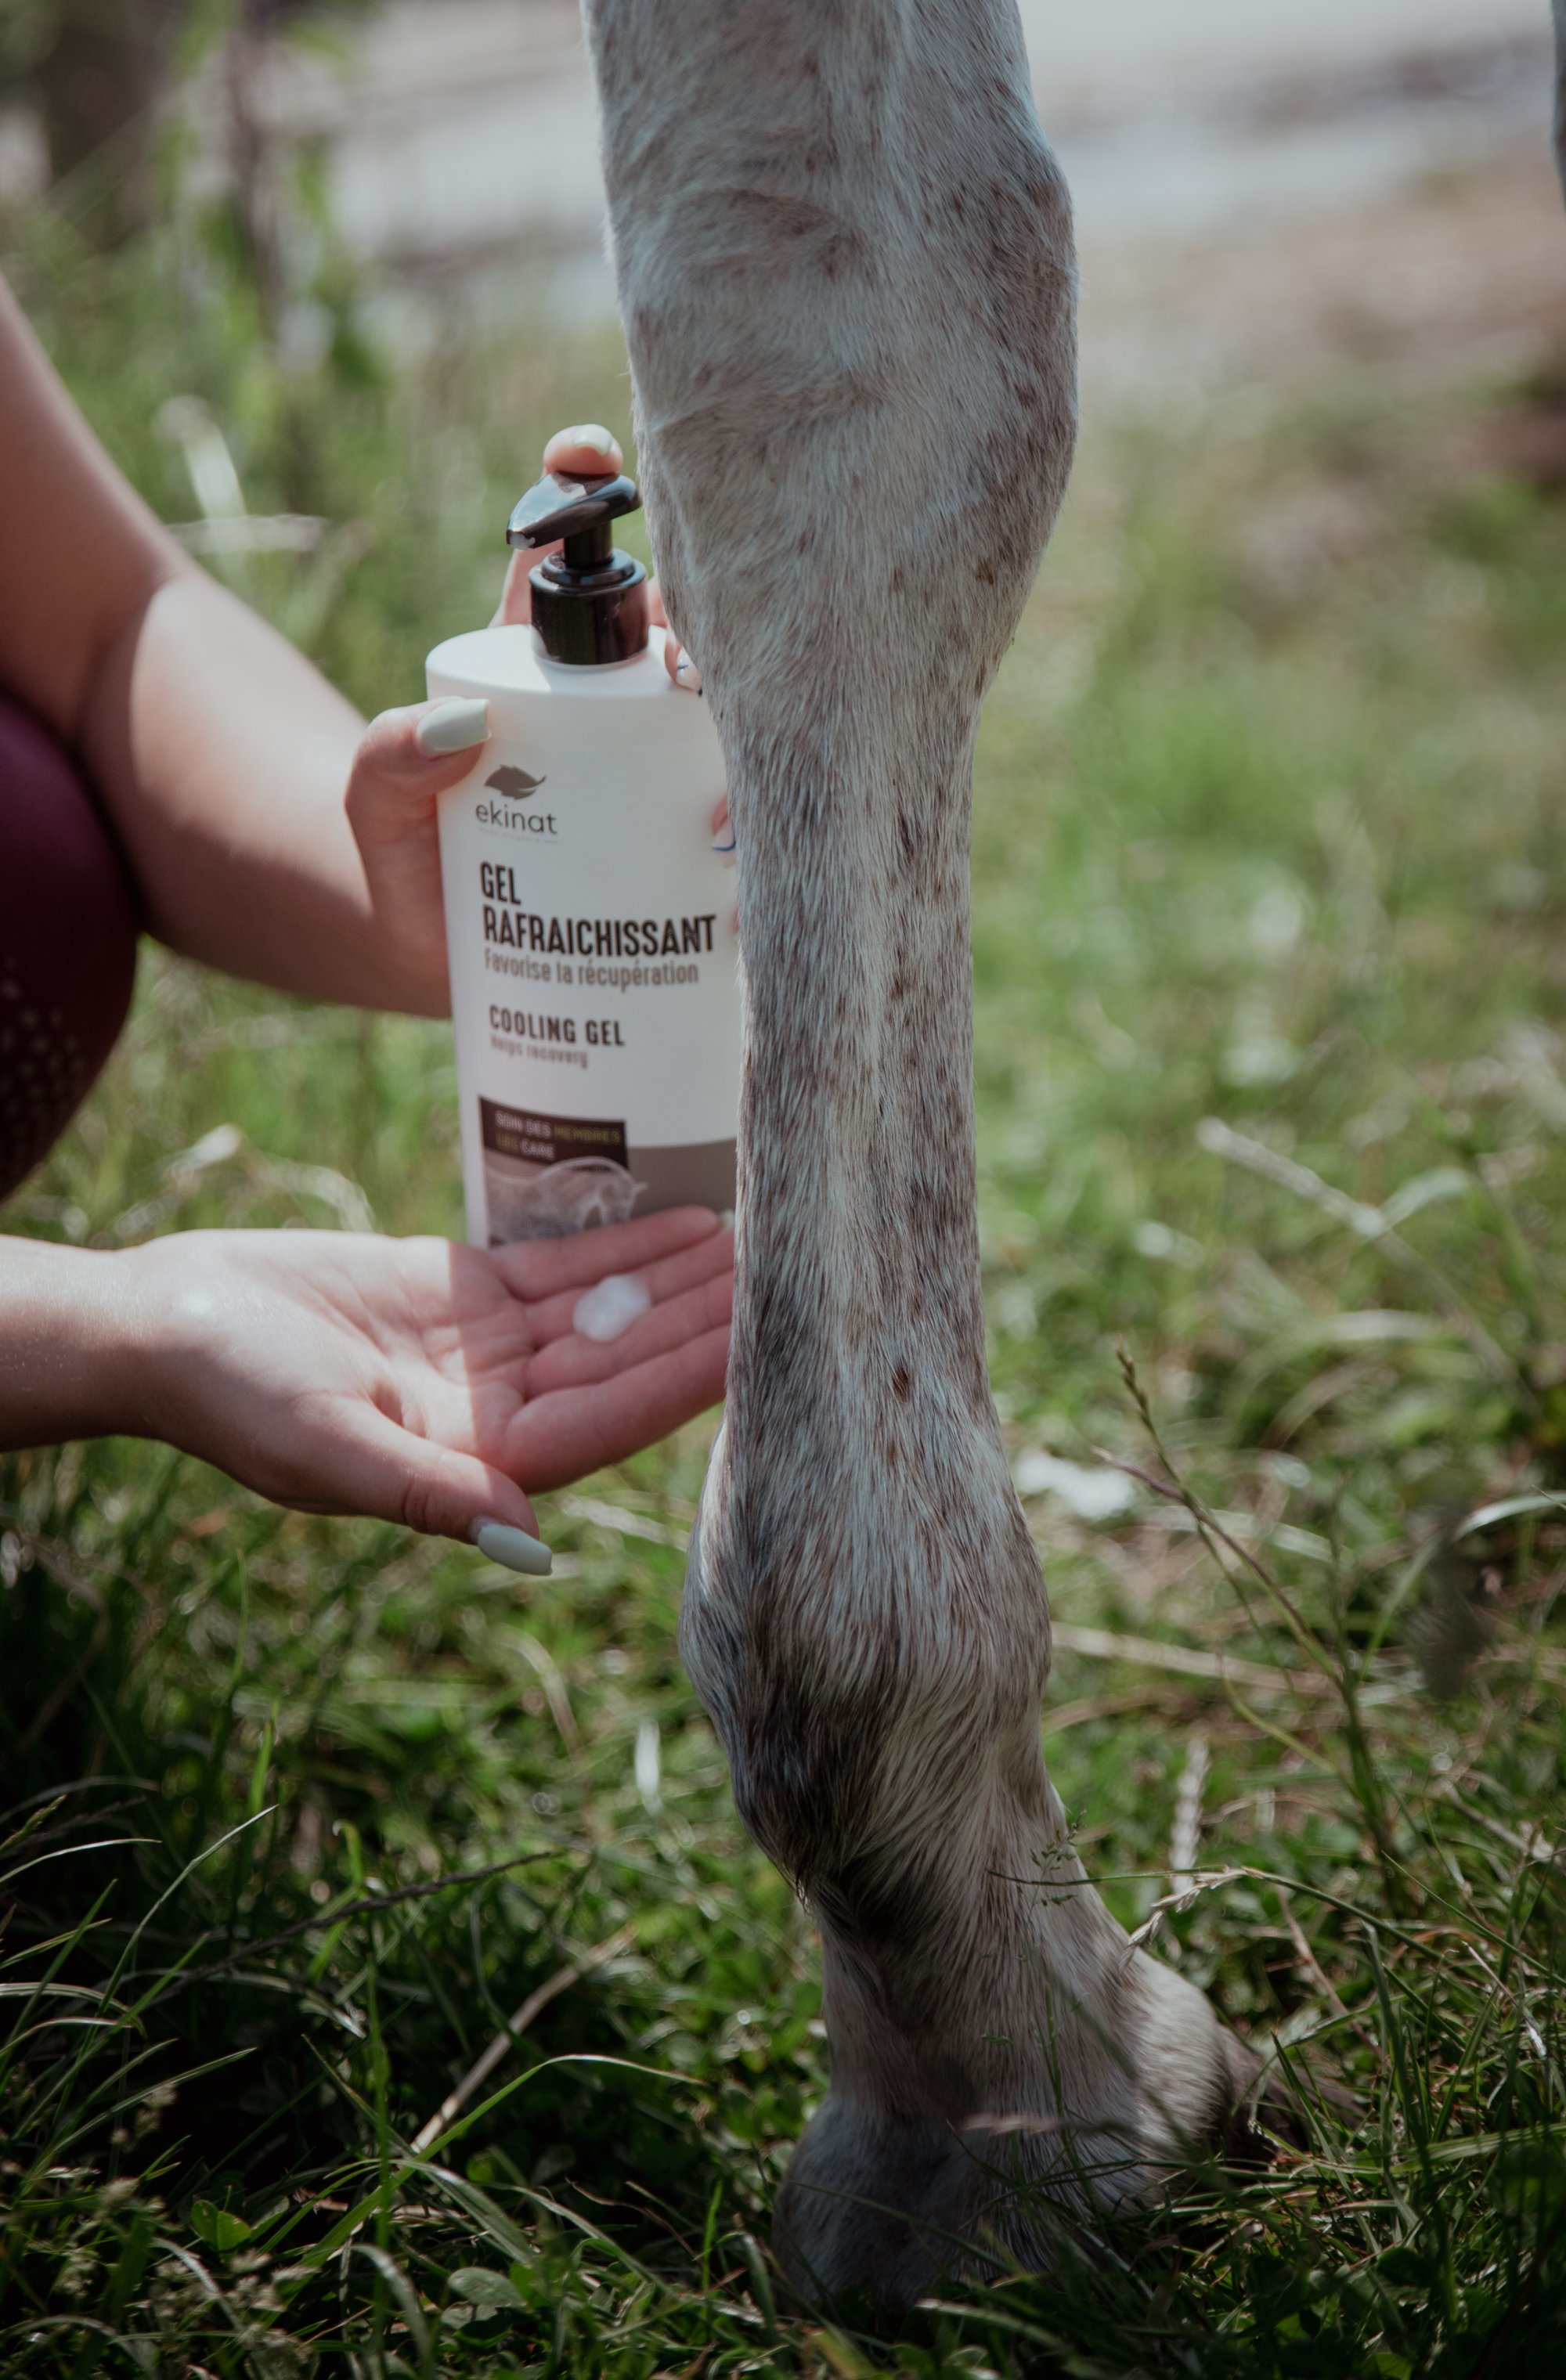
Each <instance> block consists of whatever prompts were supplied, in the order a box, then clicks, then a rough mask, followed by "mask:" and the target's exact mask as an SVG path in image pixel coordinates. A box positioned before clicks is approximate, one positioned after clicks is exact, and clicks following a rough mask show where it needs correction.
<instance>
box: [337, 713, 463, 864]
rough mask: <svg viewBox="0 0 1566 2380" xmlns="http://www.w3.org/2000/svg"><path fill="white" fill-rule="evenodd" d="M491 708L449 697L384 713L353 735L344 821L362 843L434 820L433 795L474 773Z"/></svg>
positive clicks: (378, 839) (391, 835) (395, 835)
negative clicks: (355, 742) (355, 743)
mask: <svg viewBox="0 0 1566 2380" xmlns="http://www.w3.org/2000/svg"><path fill="white" fill-rule="evenodd" d="M489 735H490V723H489V705H488V704H487V703H486V702H484V701H483V700H482V699H481V698H473V697H469V696H466V695H447V696H444V697H443V698H437V699H436V700H434V701H433V702H410V703H407V704H406V705H405V706H404V707H403V708H402V709H401V710H382V712H381V714H380V716H379V717H378V718H375V719H372V720H371V721H370V724H369V726H368V727H367V728H366V729H365V731H364V734H363V735H361V736H360V737H359V740H358V749H357V750H356V751H355V753H354V757H353V761H352V764H351V766H350V768H349V771H348V785H347V793H346V807H347V813H348V820H349V822H350V824H351V825H352V827H353V830H354V832H355V834H356V835H358V838H359V841H360V843H361V844H362V843H363V842H364V841H365V839H366V837H367V836H368V837H369V838H370V840H371V841H375V842H379V841H383V840H386V839H390V840H393V841H395V840H397V839H398V838H399V837H400V836H402V835H404V834H406V833H407V832H408V830H409V829H410V828H412V827H414V826H417V825H420V824H422V823H423V822H424V821H425V820H428V819H429V818H431V816H432V814H433V805H434V801H435V797H436V795H438V794H443V793H444V792H445V790H446V788H447V786H448V785H455V783H457V782H458V781H459V779H461V778H462V777H465V776H466V775H467V771H468V770H469V769H471V768H472V766H473V762H474V759H475V757H476V755H477V752H478V749H479V747H480V746H481V745H483V744H486V743H487V742H488V741H489Z"/></svg>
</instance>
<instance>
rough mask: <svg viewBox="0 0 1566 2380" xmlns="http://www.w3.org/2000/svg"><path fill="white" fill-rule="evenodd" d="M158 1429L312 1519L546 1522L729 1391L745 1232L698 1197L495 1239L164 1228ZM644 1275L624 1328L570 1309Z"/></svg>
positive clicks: (152, 1279)
mask: <svg viewBox="0 0 1566 2380" xmlns="http://www.w3.org/2000/svg"><path fill="white" fill-rule="evenodd" d="M137 1254H138V1256H139V1257H140V1258H142V1259H143V1260H144V1264H145V1269H146V1275H147V1278H146V1280H145V1282H144V1290H143V1293H144V1295H145V1296H146V1297H147V1298H148V1299H149V1301H150V1302H151V1304H152V1308H153V1310H155V1312H156V1314H157V1318H158V1319H157V1326H156V1336H155V1342H154V1354H153V1358H152V1362H151V1363H150V1364H149V1366H148V1367H147V1370H146V1373H145V1375H144V1389H143V1393H142V1397H141V1404H142V1411H141V1413H140V1416H139V1427H141V1428H142V1429H143V1430H145V1431H146V1433H147V1434H148V1435H150V1436H156V1437H160V1438H165V1439H169V1440H170V1441H171V1442H172V1443H174V1444H176V1445H179V1446H182V1447H184V1448H186V1449H187V1451H189V1452H191V1453H194V1454H200V1455H202V1456H204V1457H205V1458H206V1459H207V1460H209V1461H211V1462H213V1463H219V1464H221V1465H222V1467H223V1468H224V1469H225V1470H227V1471H229V1472H231V1473H232V1474H233V1475H234V1476H235V1477H236V1478H238V1479H241V1480H243V1481H244V1482H245V1484H246V1485H247V1486H249V1487H251V1488H258V1489H259V1490H260V1491H261V1493H262V1494H263V1495H266V1496H270V1497H272V1498H273V1500H275V1501H276V1502H278V1503H283V1504H289V1505H292V1506H294V1507H296V1508H297V1509H298V1510H301V1511H307V1512H366V1513H372V1514H375V1515H377V1516H379V1517H381V1518H383V1519H388V1520H396V1521H401V1522H404V1523H406V1524H407V1525H408V1526H409V1527H411V1528H416V1529H422V1530H426V1531H429V1532H431V1533H432V1534H438V1535H443V1536H458V1537H467V1536H469V1535H470V1534H471V1532H472V1529H473V1527H474V1526H475V1524H478V1523H480V1522H482V1521H486V1520H499V1521H503V1522H509V1523H512V1524H519V1525H521V1526H522V1527H524V1528H527V1529H529V1530H532V1529H533V1528H534V1527H535V1523H534V1520H533V1514H532V1511H531V1508H530V1506H529V1505H528V1500H527V1495H526V1493H525V1491H526V1490H528V1489H534V1490H537V1489H541V1488H555V1487H559V1486H561V1485H562V1484H563V1483H564V1481H566V1480H569V1479H576V1478H579V1477H581V1475H583V1473H585V1472H588V1471H591V1470H595V1469H596V1468H598V1467H599V1465H601V1464H602V1463H613V1462H616V1461H618V1460H620V1459H621V1458H622V1457H623V1456H625V1455H627V1454H630V1453H633V1452H634V1451H636V1450H637V1448H639V1447H643V1446H647V1445H649V1444H650V1443H651V1442H652V1440H653V1439H658V1438H661V1437H662V1436H664V1435H665V1434H666V1433H667V1432H668V1431H669V1430H671V1429H674V1428H675V1427H678V1425H679V1424H680V1423H681V1422H683V1421H687V1420H689V1419H690V1417H691V1416H692V1415H695V1414H697V1413H699V1412H700V1411H701V1410H702V1409H703V1407H704V1406H707V1405H710V1404H712V1403H715V1402H716V1401H717V1399H718V1398H719V1397H721V1396H722V1390H723V1374H724V1367H725V1365H726V1362H727V1356H728V1322H729V1308H730V1298H731V1293H732V1286H733V1272H732V1268H733V1242H732V1238H731V1235H730V1234H729V1233H726V1232H722V1231H721V1230H720V1228H719V1226H718V1222H717V1220H716V1218H715V1217H714V1216H712V1215H710V1214H709V1213H707V1212H705V1211H704V1210H703V1209H700V1208H677V1209H674V1210H673V1211H671V1212H668V1213H665V1214H661V1215H651V1216H648V1217H646V1218H645V1219H643V1220H638V1221H637V1222H631V1223H618V1224H613V1225H610V1226H608V1227H606V1228H605V1229H602V1230H600V1231H593V1232H586V1233H580V1234H577V1235H576V1236H574V1237H572V1238H570V1239H563V1240H541V1241H540V1240H535V1241H529V1242H526V1243H522V1244H519V1245H516V1246H513V1247H508V1248H500V1249H496V1250H493V1251H486V1250H483V1249H479V1248H470V1247H463V1246H459V1245H455V1244H454V1243H453V1242H451V1241H448V1240H440V1239H411V1240H393V1239H380V1238H375V1237H370V1236H369V1235H365V1234H359V1233H337V1232H286V1233H281V1232H279V1233H254V1232H192V1233H181V1234H179V1235H178V1236H176V1237H175V1238H171V1239H167V1240H161V1241H154V1242H152V1243H151V1244H150V1245H148V1246H147V1247H146V1248H145V1249H142V1250H139V1251H138V1252H137ZM612 1273H635V1274H637V1276H638V1278H639V1279H640V1280H641V1281H643V1282H645V1284H646V1287H647V1289H648V1291H649V1294H650V1297H651V1300H652V1303H651V1305H650V1307H649V1310H648V1312H647V1313H645V1314H644V1315H643V1316H642V1317H641V1318H640V1319H639V1320H637V1321H636V1322H633V1323H632V1324H631V1326H630V1328H629V1329H628V1330H625V1331H624V1332H623V1333H622V1334H621V1336H620V1337H618V1338H616V1339H613V1340H611V1341H608V1342H598V1341H594V1340H591V1339H587V1338H584V1337H583V1336H581V1334H580V1333H578V1332H577V1330H576V1329H575V1327H574V1324H573V1320H572V1316H573V1311H574V1309H575V1306H576V1304H577V1299H578V1298H579V1297H580V1295H581V1293H582V1292H583V1291H584V1290H585V1289H587V1288H589V1287H590V1286H591V1285H592V1284H593V1283H594V1282H596V1281H601V1280H602V1279H603V1278H604V1277H605V1276H607V1275H609V1274H612Z"/></svg>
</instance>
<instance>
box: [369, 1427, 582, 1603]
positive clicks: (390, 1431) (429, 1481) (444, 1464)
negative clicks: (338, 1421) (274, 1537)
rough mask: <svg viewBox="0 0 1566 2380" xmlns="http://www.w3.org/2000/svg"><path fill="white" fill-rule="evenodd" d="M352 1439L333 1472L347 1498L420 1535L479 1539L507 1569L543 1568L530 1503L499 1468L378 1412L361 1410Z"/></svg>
mask: <svg viewBox="0 0 1566 2380" xmlns="http://www.w3.org/2000/svg"><path fill="white" fill-rule="evenodd" d="M355 1437H356V1441H357V1442H356V1444H355V1445H354V1446H353V1447H352V1448H351V1449H348V1448H346V1449H344V1450H343V1453H342V1458H341V1460H340V1463H339V1474H340V1476H341V1480H342V1493H343V1494H344V1496H345V1499H346V1498H347V1497H349V1496H352V1497H354V1498H355V1500H356V1502H357V1505H358V1510H359V1511H360V1512H365V1513H368V1514H369V1515H370V1516H371V1517H372V1518H374V1519H376V1520H382V1521H399V1522H401V1524H402V1525H403V1526H404V1528H407V1529H417V1530H418V1531H419V1534H420V1535H421V1536H428V1537H455V1538H457V1539H459V1540H460V1542H461V1543H462V1544H464V1545H475V1544H478V1545H480V1550H481V1551H483V1552H486V1553H489V1554H490V1555H491V1557H492V1560H496V1561H500V1562H504V1564H505V1566H506V1568H507V1569H509V1570H528V1571H534V1572H537V1573H543V1572H546V1571H547V1570H548V1569H549V1567H550V1556H549V1548H547V1546H545V1545H543V1544H542V1543H541V1542H540V1537H539V1524H538V1519H537V1516H536V1515H535V1513H534V1511H533V1508H532V1505H531V1504H530V1503H529V1502H528V1499H527V1497H526V1496H524V1494H523V1493H522V1490H521V1488H518V1486H517V1485H516V1481H515V1480H514V1479H512V1478H509V1477H508V1476H507V1475H506V1474H505V1473H504V1471H497V1470H496V1469H495V1467H494V1465H493V1464H492V1463H481V1462H480V1460H479V1458H478V1456H477V1455H472V1454H459V1453H457V1452H456V1451H455V1450H454V1449H452V1448H451V1447H446V1446H440V1445H437V1444H435V1443H434V1442H433V1441H432V1440H431V1439H427V1438H418V1437H415V1436H414V1434H413V1433H412V1431H410V1430H406V1429H403V1428H401V1427H399V1426H398V1424H397V1423H396V1422H395V1421H393V1420H392V1419H391V1418H390V1417H389V1415H384V1414H371V1415H367V1416H365V1418H364V1419H363V1421H362V1422H361V1425H360V1427H359V1428H358V1430H357V1431H356V1433H355ZM480 1531H482V1532H483V1540H482V1541H481V1540H480ZM529 1548H530V1549H531V1558H529V1550H528V1549H529Z"/></svg>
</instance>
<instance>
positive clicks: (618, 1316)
mask: <svg viewBox="0 0 1566 2380" xmlns="http://www.w3.org/2000/svg"><path fill="white" fill-rule="evenodd" d="M651 1304H652V1292H651V1291H650V1290H649V1287H648V1285H647V1283H646V1281H638V1280H637V1276H636V1274H635V1273H634V1272H611V1273H605V1275H604V1277H603V1279H602V1280H601V1281H594V1283H593V1285H592V1287H591V1289H585V1290H584V1291H583V1292H582V1294H581V1296H580V1297H579V1298H578V1299H577V1303H576V1305H574V1306H573V1307H572V1309H571V1328H572V1330H579V1331H580V1332H581V1334H582V1337H583V1338H584V1339H618V1337H619V1336H620V1333H621V1331H622V1330H629V1329H630V1327H631V1325H632V1323H633V1322H639V1321H640V1319H641V1318H642V1316H643V1315H644V1314H645V1313H646V1312H647V1310H648V1307H649V1305H651Z"/></svg>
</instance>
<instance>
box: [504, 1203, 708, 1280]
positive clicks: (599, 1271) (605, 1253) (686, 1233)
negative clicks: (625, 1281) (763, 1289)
mask: <svg viewBox="0 0 1566 2380" xmlns="http://www.w3.org/2000/svg"><path fill="white" fill-rule="evenodd" d="M719 1228H720V1226H719V1222H718V1218H717V1216H716V1215H715V1214H714V1213H713V1212H712V1209H711V1208H710V1207H666V1208H663V1209H662V1212H661V1213H659V1214H656V1215H638V1216H637V1218H636V1219H635V1220H634V1221H632V1222H629V1223H604V1224H601V1226H600V1227H599V1228H598V1229H597V1230H596V1231H591V1232H574V1233H571V1235H570V1237H569V1238H567V1239H564V1240H514V1241H513V1242H512V1244H511V1245H510V1246H509V1247H504V1248H495V1249H493V1250H492V1252H491V1262H492V1264H493V1265H494V1266H495V1268H496V1269H497V1270H498V1272H499V1274H500V1277H501V1279H502V1280H503V1281H504V1283H505V1285H506V1287H507V1289H509V1290H510V1292H511V1294H512V1295H513V1297H521V1298H526V1299H527V1300H528V1302H529V1303H532V1302H534V1301H536V1300H538V1299H540V1298H546V1297H552V1296H553V1295H555V1294H556V1293H558V1292H560V1291H562V1290H567V1289H586V1288H587V1287H588V1286H589V1283H590V1282H592V1281H601V1280H602V1279H603V1278H604V1276H605V1274H606V1273H612V1272H640V1271H642V1270H643V1269H644V1268H645V1267H647V1266H648V1265H650V1264H656V1263H657V1262H658V1261H659V1259H660V1258H661V1257H669V1256H673V1255H674V1254H675V1253H676V1251H677V1250H679V1249H680V1248H685V1247H689V1246H691V1245H693V1244H694V1243H695V1242H697V1241H698V1240H710V1239H712V1238H714V1237H715V1236H716V1234H717V1233H718V1231H719Z"/></svg>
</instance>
